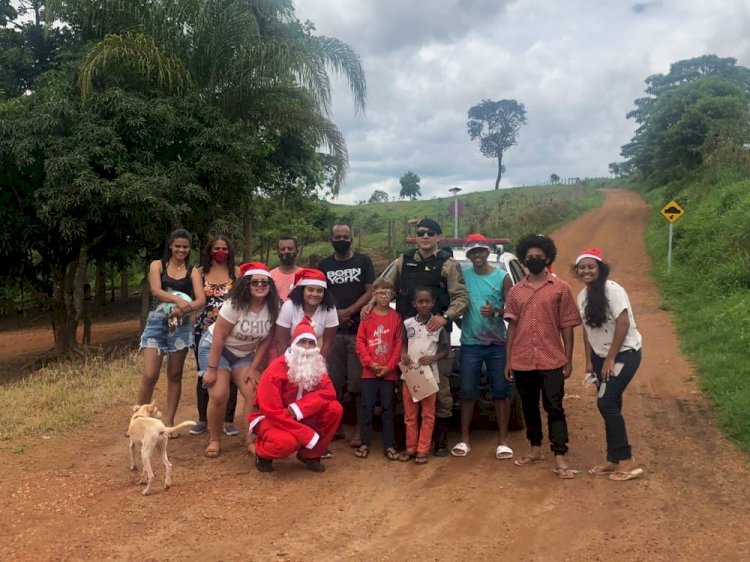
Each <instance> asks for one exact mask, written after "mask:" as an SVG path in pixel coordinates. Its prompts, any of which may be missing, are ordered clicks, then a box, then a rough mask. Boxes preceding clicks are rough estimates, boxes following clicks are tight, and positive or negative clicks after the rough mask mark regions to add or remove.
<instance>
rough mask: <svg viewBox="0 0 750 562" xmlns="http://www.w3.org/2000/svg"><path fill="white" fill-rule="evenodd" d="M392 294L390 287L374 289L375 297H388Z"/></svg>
mask: <svg viewBox="0 0 750 562" xmlns="http://www.w3.org/2000/svg"><path fill="white" fill-rule="evenodd" d="M392 294H393V291H391V290H390V289H378V290H377V291H375V296H376V297H390V296H391V295H392Z"/></svg>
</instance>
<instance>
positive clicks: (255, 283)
mask: <svg viewBox="0 0 750 562" xmlns="http://www.w3.org/2000/svg"><path fill="white" fill-rule="evenodd" d="M250 284H251V285H252V286H253V287H268V286H269V285H270V284H271V282H270V281H261V280H260V279H253V280H252V281H250Z"/></svg>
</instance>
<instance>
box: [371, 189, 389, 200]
mask: <svg viewBox="0 0 750 562" xmlns="http://www.w3.org/2000/svg"><path fill="white" fill-rule="evenodd" d="M367 202H368V203H388V194H387V193H386V192H385V191H382V190H380V189H376V190H375V191H373V192H372V195H370V199H368V200H367Z"/></svg>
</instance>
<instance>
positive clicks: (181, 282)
mask: <svg viewBox="0 0 750 562" xmlns="http://www.w3.org/2000/svg"><path fill="white" fill-rule="evenodd" d="M192 272H193V266H192V265H188V267H187V273H186V274H185V277H184V278H182V279H174V278H172V277H170V276H169V274H168V273H167V262H166V261H164V260H162V262H161V288H162V290H164V291H167V290H169V289H171V290H173V291H179V292H181V293H185V294H186V295H189V296H190V298H191V299H193V300H195V295H194V294H193V280H192V279H191V278H190V274H191V273H192ZM160 304H161V301H159V300H158V299H155V298H154V297H153V296H152V297H151V310H156V307H157V306H159V305H160Z"/></svg>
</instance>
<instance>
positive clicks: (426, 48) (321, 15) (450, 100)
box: [296, 0, 750, 203]
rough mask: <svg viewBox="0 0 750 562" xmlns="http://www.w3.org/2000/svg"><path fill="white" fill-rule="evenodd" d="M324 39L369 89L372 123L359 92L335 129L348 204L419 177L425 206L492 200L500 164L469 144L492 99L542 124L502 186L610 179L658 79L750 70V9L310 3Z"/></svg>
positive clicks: (661, 4) (303, 13) (578, 2)
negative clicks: (339, 43) (715, 66)
mask: <svg viewBox="0 0 750 562" xmlns="http://www.w3.org/2000/svg"><path fill="white" fill-rule="evenodd" d="M296 8H297V14H298V16H299V17H300V19H303V20H305V19H308V20H310V21H312V22H314V23H315V26H316V28H317V33H319V34H321V35H329V36H333V37H337V38H339V39H341V40H343V41H346V42H347V43H349V44H350V45H351V46H352V47H353V48H354V49H355V50H356V51H357V52H358V53H359V55H360V56H361V58H362V62H363V64H364V67H365V72H366V76H367V86H368V106H367V111H366V113H365V114H364V115H362V114H358V115H357V114H355V113H354V106H353V104H352V99H351V97H350V96H349V95H348V93H347V89H346V86H345V84H343V83H338V84H337V85H336V87H335V91H334V99H333V104H334V107H333V119H334V122H335V123H336V124H337V126H338V127H339V128H340V129H341V131H342V132H343V133H344V135H345V137H346V142H347V146H348V148H349V158H350V172H349V175H348V177H347V180H346V183H345V184H344V186H343V188H342V190H341V195H340V197H339V201H340V202H343V203H352V202H355V201H359V200H362V199H367V198H369V196H370V194H371V193H372V192H373V190H375V189H381V190H384V191H386V192H388V193H390V194H391V195H398V191H399V189H400V186H399V183H398V179H399V178H400V177H401V176H402V175H403V174H404V173H405V172H406V171H407V170H412V171H414V172H416V173H417V174H418V175H419V176H420V177H421V178H422V182H421V185H422V195H423V196H424V197H425V198H431V197H433V196H438V197H443V196H446V195H449V193H448V189H449V188H451V187H453V186H459V187H461V188H462V189H464V190H466V191H478V190H486V189H492V187H493V186H494V181H495V176H496V173H497V163H496V161H495V160H493V159H488V158H485V157H483V156H482V155H481V153H480V152H479V146H478V143H477V142H472V141H471V140H470V139H469V136H468V134H467V132H466V121H467V111H468V109H469V108H470V107H471V106H472V105H474V104H476V103H478V102H480V101H481V100H482V99H487V98H489V99H492V100H500V99H503V98H510V99H516V100H518V101H519V102H521V103H523V104H524V105H525V106H526V112H527V120H528V123H527V125H526V126H524V127H523V128H522V130H521V133H520V137H519V143H518V146H515V147H513V148H511V149H510V150H509V151H508V152H507V153H506V155H505V158H504V164H505V165H506V169H507V172H506V175H505V176H504V177H503V180H502V183H501V187H512V186H518V185H523V184H526V185H529V184H535V183H539V182H541V181H544V180H547V179H548V178H549V176H550V174H552V173H556V174H558V175H559V176H561V177H563V178H565V177H575V176H579V177H587V176H588V177H592V176H606V175H607V166H608V164H609V162H613V161H619V160H620V159H621V158H620V156H619V153H620V146H621V145H623V144H624V143H626V142H627V141H628V140H629V139H630V137H631V136H632V132H633V129H634V125H633V122H632V121H629V120H627V119H626V118H625V114H626V113H627V112H628V111H629V110H630V109H632V107H633V100H634V99H635V98H637V97H639V96H641V95H642V93H643V89H644V86H645V84H644V80H645V78H646V77H647V76H649V75H650V74H655V73H666V72H668V71H669V65H670V63H672V62H676V61H679V60H682V59H688V58H692V57H697V56H700V55H703V54H707V53H712V54H717V55H719V56H722V57H729V56H731V57H735V58H736V59H737V61H738V64H741V65H744V66H750V33H749V32H748V30H750V0H719V1H717V2H707V1H706V0H655V1H651V2H649V1H646V2H640V3H633V2H628V1H627V0H597V1H595V0H515V1H512V0H296Z"/></svg>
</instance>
